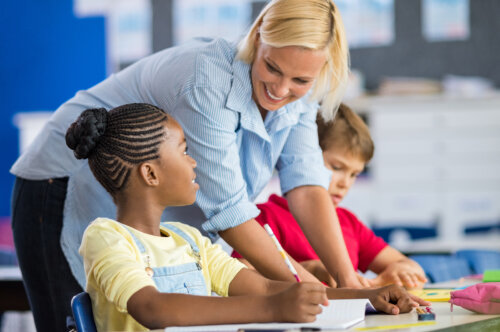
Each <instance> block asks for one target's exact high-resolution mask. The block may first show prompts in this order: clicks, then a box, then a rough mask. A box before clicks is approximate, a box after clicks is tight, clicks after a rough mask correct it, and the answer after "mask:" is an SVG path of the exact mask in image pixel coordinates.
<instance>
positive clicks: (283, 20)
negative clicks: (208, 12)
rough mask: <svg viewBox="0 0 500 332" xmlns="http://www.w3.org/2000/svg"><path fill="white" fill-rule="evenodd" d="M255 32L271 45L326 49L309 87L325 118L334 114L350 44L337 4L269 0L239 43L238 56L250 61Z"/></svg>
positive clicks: (343, 83)
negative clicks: (324, 56) (319, 68)
mask: <svg viewBox="0 0 500 332" xmlns="http://www.w3.org/2000/svg"><path fill="white" fill-rule="evenodd" d="M257 34H259V35H260V38H261V40H262V42H263V43H265V44H267V45H269V46H272V47H277V48H279V47H285V46H299V47H304V48H308V49H311V50H326V56H327V61H326V63H325V65H324V66H323V68H322V69H321V72H320V74H319V76H318V78H317V80H316V82H315V84H314V87H313V88H312V93H311V100H313V101H318V102H320V103H321V107H320V113H321V115H322V117H323V118H324V119H325V120H326V121H330V120H332V119H333V118H334V117H335V113H336V111H337V108H338V106H339V104H340V101H341V99H342V96H343V94H344V91H345V87H346V84H347V79H348V75H349V48H348V45H347V40H346V37H345V32H344V24H343V23H342V18H341V17H340V13H339V10H338V8H337V7H336V6H335V4H334V3H333V2H332V1H331V0H274V1H271V2H269V3H268V4H267V5H266V7H264V9H263V10H262V12H261V13H260V14H259V16H258V17H257V19H256V20H255V22H254V23H253V24H252V27H251V28H250V31H248V33H247V35H246V36H245V37H244V38H243V40H242V41H241V42H240V44H239V45H238V58H239V59H241V60H243V61H245V62H247V63H252V62H253V61H254V59H255V41H256V38H257Z"/></svg>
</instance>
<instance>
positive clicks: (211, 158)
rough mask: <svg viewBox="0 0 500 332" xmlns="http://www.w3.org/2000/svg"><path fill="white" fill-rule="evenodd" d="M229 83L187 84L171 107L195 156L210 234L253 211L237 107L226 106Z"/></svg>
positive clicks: (199, 196) (253, 214)
mask: <svg viewBox="0 0 500 332" xmlns="http://www.w3.org/2000/svg"><path fill="white" fill-rule="evenodd" d="M228 89H229V87H228V88H224V87H216V86H195V87H191V88H189V89H188V90H187V91H186V92H185V93H184V94H183V96H182V97H181V98H179V102H178V103H177V105H176V107H175V108H174V110H173V116H174V118H175V119H176V120H177V121H178V122H179V123H180V124H181V126H182V128H183V129H184V133H185V136H186V141H187V146H188V153H189V154H190V155H191V156H192V157H193V158H194V159H195V160H196V162H197V168H196V169H195V172H196V175H197V177H196V181H197V182H198V183H199V185H200V190H199V191H198V194H197V198H196V203H197V204H198V206H199V207H200V208H201V210H202V211H203V213H204V214H205V217H206V218H207V221H206V222H205V223H204V224H203V226H202V227H203V229H204V230H205V231H207V232H208V233H209V234H211V235H215V234H216V233H217V232H218V231H221V230H225V229H228V228H232V227H235V226H237V225H239V224H241V223H243V222H245V221H247V220H249V219H252V218H254V217H256V216H257V215H258V214H259V210H258V209H257V207H256V206H255V204H253V203H251V202H250V200H249V198H248V195H247V188H246V183H245V180H244V178H243V175H242V171H241V165H240V157H239V147H238V144H237V135H236V129H237V128H238V126H239V121H240V113H238V112H237V111H234V110H231V109H228V108H226V107H225V101H226V98H227V94H228V91H227V90H228Z"/></svg>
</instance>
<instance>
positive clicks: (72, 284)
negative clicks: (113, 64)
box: [11, 0, 362, 331]
mask: <svg viewBox="0 0 500 332" xmlns="http://www.w3.org/2000/svg"><path fill="white" fill-rule="evenodd" d="M348 63H349V60H348V47H347V43H346V40H345V35H344V27H343V24H342V20H341V17H340V13H339V11H338V9H337V8H336V6H335V5H334V3H333V2H331V1H330V0H276V1H271V2H270V3H269V4H268V5H267V6H266V7H265V8H264V9H263V11H262V12H261V14H260V15H259V17H258V18H257V19H256V20H255V22H254V23H253V25H252V27H251V29H250V31H249V32H248V34H247V35H246V36H245V37H244V38H243V40H242V41H241V42H240V43H239V44H238V45H236V44H234V43H230V42H228V41H225V40H222V39H199V40H195V41H193V42H190V43H187V44H184V45H181V46H178V47H172V48H169V49H166V50H164V51H161V52H158V53H156V54H153V55H151V56H148V57H146V58H144V59H142V60H140V61H138V62H137V63H135V64H133V65H131V66H130V67H128V68H126V69H124V70H123V71H121V72H119V73H117V74H113V75H111V76H110V77H109V78H107V79H106V80H104V81H103V82H101V83H99V84H97V85H96V86H94V87H92V88H90V89H88V90H86V91H79V92H78V93H77V94H76V95H75V97H73V98H72V99H70V100H69V101H67V102H66V103H64V104H63V105H62V106H60V107H59V108H58V109H57V111H56V112H55V113H54V114H53V115H52V117H51V119H50V120H49V121H48V123H47V124H46V125H45V127H44V128H43V130H42V132H41V133H40V134H39V135H38V137H37V138H36V139H35V141H34V143H33V144H32V145H31V146H30V148H29V149H28V150H27V151H26V152H25V153H24V154H23V155H21V157H20V158H19V159H18V160H17V161H16V163H15V164H14V165H13V167H12V169H11V172H12V173H13V174H15V175H16V176H17V178H16V183H15V187H14V192H13V198H12V220H13V221H12V227H13V232H14V241H15V245H16V250H17V254H18V258H19V262H20V268H21V271H22V274H23V280H24V283H25V287H26V290H27V294H28V297H29V300H30V304H31V308H32V310H33V314H34V317H35V323H36V326H37V330H38V331H63V330H64V329H65V324H66V316H71V310H70V305H69V304H70V300H71V297H72V296H73V295H75V294H76V293H78V292H81V291H82V288H83V289H84V286H85V275H84V270H83V262H82V258H81V257H80V255H79V254H78V248H79V245H80V242H81V238H82V235H83V232H84V230H85V227H86V226H87V225H88V224H89V222H90V221H92V220H94V219H95V218H96V217H109V218H113V217H115V212H116V207H115V205H114V204H113V201H112V199H111V197H110V196H109V194H108V193H107V192H106V191H105V190H104V188H102V187H101V186H100V185H99V184H98V183H97V181H95V179H94V177H93V176H92V174H91V173H90V171H89V167H88V164H87V163H86V162H85V161H82V160H77V159H76V158H75V157H74V155H73V153H72V151H71V150H70V149H68V148H67V147H66V143H65V140H64V137H65V133H66V130H67V128H68V127H69V125H70V124H71V123H72V122H73V121H75V119H76V118H77V117H78V115H79V114H80V113H81V112H82V111H83V110H85V109H87V108H97V107H104V108H106V109H112V108H114V107H117V106H120V105H123V104H128V103H150V104H153V105H156V106H158V107H160V108H162V109H164V110H165V111H166V112H168V113H170V114H171V115H172V116H173V117H174V118H175V119H176V120H177V121H178V122H179V123H180V124H181V126H182V128H183V129H184V132H185V135H186V141H187V146H188V148H189V151H188V153H189V154H190V155H191V156H192V157H193V158H194V159H195V160H196V162H197V164H198V167H197V169H196V173H197V177H196V181H197V182H198V183H199V185H200V190H199V192H198V196H197V199H196V203H195V204H194V205H193V206H190V207H188V208H172V209H167V210H166V211H165V213H164V217H165V219H166V220H179V221H183V222H187V223H189V224H191V225H194V226H197V227H199V228H201V229H202V230H203V231H204V232H206V233H208V234H209V235H211V236H212V238H216V237H217V236H218V235H220V236H221V237H222V238H223V239H224V240H225V241H226V242H227V243H229V244H230V245H231V246H232V247H234V248H235V249H236V250H237V251H238V252H239V253H240V254H242V256H243V257H245V258H246V259H247V260H248V261H249V262H250V263H251V264H252V265H253V266H255V267H256V268H257V269H258V270H259V271H260V272H261V273H262V274H264V275H265V276H267V277H269V278H273V279H281V280H294V279H293V276H292V274H291V273H290V271H289V270H288V269H287V267H286V265H285V263H284V261H283V259H282V258H281V256H280V255H279V253H278V251H277V250H276V247H275V246H274V243H273V242H272V240H271V239H270V237H269V236H268V235H267V234H266V232H265V230H264V229H263V228H262V227H261V226H260V225H259V224H258V223H257V222H256V221H255V220H254V218H255V217H256V216H257V215H258V214H259V210H258V209H257V207H256V206H255V204H254V203H253V200H254V198H255V197H256V196H257V195H258V194H259V193H260V192H261V190H262V189H263V188H264V187H265V185H266V184H267V183H268V181H269V179H270V178H271V176H272V172H273V170H274V169H276V170H277V171H278V174H279V178H280V184H281V190H282V192H283V193H285V194H286V198H287V199H288V202H289V206H290V210H291V212H292V213H293V215H294V216H295V218H296V219H297V221H298V222H299V224H300V226H301V227H302V229H303V230H304V233H305V234H306V236H307V238H308V240H309V241H310V243H311V244H312V246H313V248H314V249H315V251H316V252H317V253H318V255H319V257H320V258H321V260H322V261H323V263H324V264H325V266H326V268H327V270H328V272H329V273H330V274H331V275H332V276H333V277H334V279H335V280H336V281H337V282H338V284H339V285H341V286H350V287H361V286H362V285H361V283H360V281H359V280H358V278H357V274H356V273H355V271H354V270H353V268H352V265H351V263H350V260H349V257H348V255H347V251H346V247H345V244H344V241H343V238H342V234H341V231H340V228H339V224H338V220H337V216H336V214H335V210H334V208H333V204H331V200H330V197H329V195H328V193H327V187H328V183H329V177H330V172H329V171H328V170H326V168H325V167H324V166H323V159H322V154H321V150H320V147H319V144H318V138H317V131H316V124H315V119H316V113H317V109H318V108H319V106H318V105H319V103H321V108H320V111H321V112H322V115H323V117H324V118H326V119H332V118H333V116H334V113H335V110H336V109H337V106H338V104H339V103H340V99H341V97H342V93H343V90H344V86H345V84H346V81H347V76H348V71H349V68H348ZM133 125H134V124H133V123H130V126H133ZM172 176H176V175H175V174H172ZM294 264H295V266H296V268H297V270H298V273H299V275H300V276H301V278H302V279H304V280H315V279H314V277H313V276H312V275H310V274H309V273H308V272H307V271H305V269H303V268H302V267H301V266H300V265H299V264H297V263H296V262H294Z"/></svg>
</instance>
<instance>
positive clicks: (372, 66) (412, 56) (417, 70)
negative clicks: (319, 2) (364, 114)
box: [347, 0, 500, 89]
mask: <svg viewBox="0 0 500 332" xmlns="http://www.w3.org/2000/svg"><path fill="white" fill-rule="evenodd" d="M394 4H395V8H394V9H395V30H396V40H395V42H394V43H393V44H392V45H389V46H384V47H366V48H357V49H352V50H351V64H352V67H353V68H356V69H360V70H361V72H362V73H363V75H364V76H365V79H366V87H367V88H368V89H375V88H377V86H378V84H379V82H380V80H381V79H382V78H383V77H384V76H412V77H426V78H434V79H442V78H443V76H444V75H446V74H454V75H466V76H482V77H486V78H489V79H491V80H493V82H494V83H495V85H496V87H500V61H499V54H500V33H499V32H500V1H499V0H470V1H469V4H470V5H469V6H470V37H469V39H468V40H464V41H446V42H428V41H426V40H425V39H424V37H423V34H422V24H421V22H422V20H421V7H422V6H421V0H418V1H415V0H412V1H408V0H395V1H394ZM347 33H349V31H347Z"/></svg>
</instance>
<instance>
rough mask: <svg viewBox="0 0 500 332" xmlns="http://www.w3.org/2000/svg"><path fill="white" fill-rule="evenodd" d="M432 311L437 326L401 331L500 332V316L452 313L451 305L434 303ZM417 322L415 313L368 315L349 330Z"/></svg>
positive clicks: (456, 310) (456, 309) (455, 309)
mask: <svg viewBox="0 0 500 332" xmlns="http://www.w3.org/2000/svg"><path fill="white" fill-rule="evenodd" d="M432 311H433V312H434V313H435V314H436V324H434V325H424V326H414V327H410V328H405V329H400V331H408V332H414V331H435V330H440V331H443V330H444V331H446V330H450V331H451V330H453V331H500V315H480V314H476V313H473V312H471V311H468V310H465V309H463V308H461V307H458V306H453V312H450V304H449V303H447V302H433V304H432ZM416 322H418V318H417V313H416V312H415V311H413V312H410V313H407V314H400V315H397V316H392V315H379V314H377V315H367V316H366V318H365V320H364V321H363V322H361V323H359V324H357V325H356V326H354V327H352V328H350V329H349V330H350V331H351V330H353V331H355V330H356V328H360V327H374V326H385V325H399V324H410V323H416ZM373 331H377V330H373Z"/></svg>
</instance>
